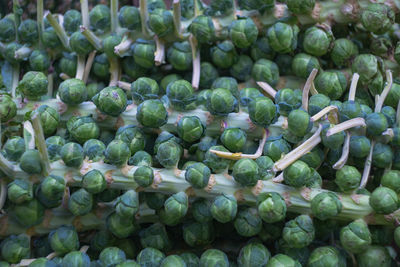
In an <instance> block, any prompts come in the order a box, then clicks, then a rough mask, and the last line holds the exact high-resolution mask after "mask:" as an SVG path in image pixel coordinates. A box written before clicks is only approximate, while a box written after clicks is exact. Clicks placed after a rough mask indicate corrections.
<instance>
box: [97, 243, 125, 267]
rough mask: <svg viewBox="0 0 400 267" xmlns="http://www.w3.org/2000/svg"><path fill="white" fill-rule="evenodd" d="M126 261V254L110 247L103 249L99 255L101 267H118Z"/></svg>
mask: <svg viewBox="0 0 400 267" xmlns="http://www.w3.org/2000/svg"><path fill="white" fill-rule="evenodd" d="M125 260H126V255H125V252H124V251H123V250H121V249H119V248H117V247H108V248H105V249H103V250H102V251H101V252H100V255H99V261H100V265H101V266H102V267H103V266H104V267H105V266H116V265H117V264H119V263H122V262H124V261H125Z"/></svg>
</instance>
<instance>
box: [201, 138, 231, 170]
mask: <svg viewBox="0 0 400 267" xmlns="http://www.w3.org/2000/svg"><path fill="white" fill-rule="evenodd" d="M209 149H213V150H217V151H223V152H229V151H228V150H227V149H226V148H225V147H223V146H220V145H218V146H211V147H210V148H209ZM209 149H208V150H207V152H206V154H205V156H204V161H203V163H204V164H206V165H207V166H208V167H209V168H210V169H211V170H212V171H213V172H214V173H221V172H223V171H225V170H226V169H227V168H228V166H229V163H230V160H229V159H224V158H221V157H218V156H217V155H216V154H214V153H212V152H210V150H209Z"/></svg>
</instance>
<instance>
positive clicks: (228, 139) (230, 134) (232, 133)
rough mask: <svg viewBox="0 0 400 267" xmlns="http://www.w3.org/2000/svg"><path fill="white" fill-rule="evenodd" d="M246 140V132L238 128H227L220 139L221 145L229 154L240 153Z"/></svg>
mask: <svg viewBox="0 0 400 267" xmlns="http://www.w3.org/2000/svg"><path fill="white" fill-rule="evenodd" d="M246 138H247V134H246V132H245V131H243V130H242V129H240V128H227V129H225V130H224V131H223V133H222V134H221V137H220V139H221V142H222V144H223V145H224V146H225V147H226V148H227V149H229V151H231V152H240V151H242V149H243V147H244V145H245V143H246Z"/></svg>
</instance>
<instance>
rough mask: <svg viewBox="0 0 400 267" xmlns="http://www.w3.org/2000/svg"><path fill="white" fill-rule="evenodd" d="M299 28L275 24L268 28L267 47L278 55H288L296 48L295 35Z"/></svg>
mask: <svg viewBox="0 0 400 267" xmlns="http://www.w3.org/2000/svg"><path fill="white" fill-rule="evenodd" d="M298 33H299V28H298V27H297V26H296V25H293V26H292V25H289V24H286V23H283V22H277V23H275V24H274V25H272V26H271V27H269V28H268V30H267V33H266V36H267V40H268V43H269V45H270V46H271V48H272V49H273V50H275V51H276V52H278V53H282V54H284V53H290V52H293V51H294V50H295V49H296V47H297V34H298Z"/></svg>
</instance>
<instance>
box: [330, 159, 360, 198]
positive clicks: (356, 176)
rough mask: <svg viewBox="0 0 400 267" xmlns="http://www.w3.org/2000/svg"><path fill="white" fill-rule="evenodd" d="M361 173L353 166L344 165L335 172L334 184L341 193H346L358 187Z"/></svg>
mask: <svg viewBox="0 0 400 267" xmlns="http://www.w3.org/2000/svg"><path fill="white" fill-rule="evenodd" d="M360 181H361V173H360V172H359V171H358V170H357V169H356V168H355V167H353V166H350V165H344V166H343V167H342V168H341V169H339V170H338V171H336V179H335V183H336V184H337V186H338V187H339V188H340V190H341V191H343V192H347V191H350V190H352V189H356V188H357V187H358V186H359V185H360Z"/></svg>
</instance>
